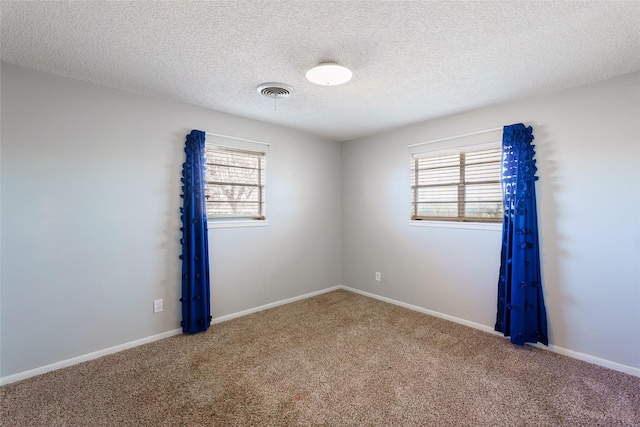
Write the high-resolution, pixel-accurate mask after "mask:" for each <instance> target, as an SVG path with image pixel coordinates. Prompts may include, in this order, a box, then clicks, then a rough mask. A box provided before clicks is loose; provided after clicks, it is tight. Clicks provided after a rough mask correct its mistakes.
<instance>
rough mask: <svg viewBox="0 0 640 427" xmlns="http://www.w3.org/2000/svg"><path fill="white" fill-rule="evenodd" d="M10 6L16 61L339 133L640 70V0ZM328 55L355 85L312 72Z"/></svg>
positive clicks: (4, 6) (6, 19) (9, 44)
mask: <svg viewBox="0 0 640 427" xmlns="http://www.w3.org/2000/svg"><path fill="white" fill-rule="evenodd" d="M0 11H1V17H2V33H1V36H2V44H1V54H2V59H3V60H5V61H7V62H11V63H14V64H17V65H21V66H25V67H30V68H36V69H40V70H43V71H48V72H52V73H56V74H62V75H66V76H69V77H74V78H77V79H80V80H86V81H90V82H94V83H98V84H101V85H105V86H110V87H114V88H120V89H124V90H127V91H132V92H136V93H141V94H146V95H152V96H155V97H160V98H166V99H171V100H176V101H180V102H185V103H189V104H193V105H197V106H202V107H206V108H211V109H214V110H218V111H223V112H228V113H232V114H236V115H239V116H244V117H249V118H253V119H258V120H263V121H267V122H271V123H275V124H279V125H283V126H287V127H292V128H296V129H301V130H305V131H308V132H311V133H314V134H318V135H322V136H325V137H328V138H331V139H335V140H348V139H352V138H355V137H360V136H365V135H369V134H373V133H379V132H382V131H385V130H390V129H392V128H395V127H398V126H402V125H406V124H409V123H413V122H417V121H421V120H425V119H430V118H435V117H439V116H443V115H446V114H451V113H456V112H460V111H464V110H469V109H472V108H476V107H481V106H486V105H489V104H493V103H496V102H501V101H506V100H509V99H514V98H519V97H525V96H531V95H535V94H539V93H544V92H550V91H555V90H560V89H564V88H568V87H572V86H578V85H582V84H586V83H590V82H594V81H597V80H603V79H607V78H610V77H614V76H617V75H621V74H626V73H630V72H633V71H637V70H640V29H639V28H640V25H638V23H639V22H640V2H636V1H632V2H431V1H414V2H396V1H209V2H190V1H175V2H126V1H125V2H121V1H117V2H106V1H103V2H88V1H85V2H48V1H36V2H10V1H2V2H1V10H0ZM323 61H336V62H338V63H340V64H342V65H344V66H346V67H349V68H350V69H351V70H352V71H353V73H354V77H353V79H352V81H350V82H349V83H347V84H345V85H342V86H336V87H321V86H316V85H314V84H312V83H310V82H308V81H307V80H306V79H305V77H304V76H305V73H306V71H307V70H308V69H310V68H311V67H313V66H314V65H316V64H318V63H320V62H323ZM271 81H274V82H281V83H285V84H288V85H291V86H293V88H294V90H295V92H294V94H293V96H291V97H290V98H289V99H287V100H281V101H279V102H278V103H277V106H276V109H274V102H273V100H271V99H267V98H265V97H263V96H261V95H260V94H258V92H257V91H256V86H258V85H259V84H261V83H264V82H271ZM207 130H209V129H207ZM210 130H211V131H215V130H216V129H215V126H214V125H212V129H210Z"/></svg>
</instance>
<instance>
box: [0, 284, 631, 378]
mask: <svg viewBox="0 0 640 427" xmlns="http://www.w3.org/2000/svg"><path fill="white" fill-rule="evenodd" d="M338 289H344V290H346V291H349V292H353V293H356V294H360V295H364V296H366V297H369V298H374V299H377V300H380V301H384V302H388V303H390V304H394V305H398V306H400V307H404V308H407V309H409V310H413V311H417V312H419V313H425V314H428V315H430V316H434V317H439V318H441V319H445V320H449V321H451V322H454V323H459V324H461V325H464V326H469V327H471V328H475V329H479V330H481V331H484V332H488V333H490V334H494V335H498V336H501V337H502V336H503V335H502V334H501V333H498V332H496V331H494V330H493V328H492V327H490V326H487V325H482V324H480V323H476V322H471V321H469V320H465V319H461V318H459V317H455V316H450V315H448V314H443V313H440V312H437V311H433V310H429V309H426V308H424V307H419V306H417V305H413V304H407V303H404V302H401V301H397V300H394V299H391V298H387V297H383V296H380V295H376V294H372V293H369V292H365V291H361V290H359V289H355V288H350V287H348V286H342V285H338V286H333V287H330V288H326V289H322V290H319V291H315V292H310V293H308V294H304V295H300V296H297V297H293V298H287V299H284V300H281V301H276V302H272V303H270V304H265V305H261V306H259V307H255V308H250V309H248V310H243V311H239V312H237V313H232V314H227V315H225V316H220V317H216V318H214V319H213V321H212V324H215V323H221V322H225V321H227V320H231V319H235V318H237V317H242V316H246V315H248V314H252V313H257V312H259V311H263V310H267V309H270V308H274V307H278V306H280V305H284V304H289V303H292V302H296V301H300V300H304V299H307V298H311V297H314V296H316V295H321V294H324V293H327V292H332V291H335V290H338ZM181 333H182V329H174V330H172V331H167V332H163V333H161V334H157V335H152V336H150V337H146V338H141V339H139V340H135V341H130V342H127V343H124V344H120V345H117V346H114V347H109V348H106V349H104V350H99V351H95V352H93V353H88V354H84V355H82V356H78V357H73V358H71V359H67V360H63V361H60V362H56V363H52V364H50V365H46V366H41V367H39V368H35V369H31V370H28V371H24V372H19V373H17V374H13V375H8V376H6V377H1V378H0V386H2V385H5V384H10V383H13V382H16V381H20V380H24V379H27V378H30V377H34V376H36V375H40V374H44V373H47V372H51V371H55V370H57V369H61V368H66V367H68V366H72V365H76V364H78V363H82V362H86V361H88V360H92V359H97V358H98V357H102V356H106V355H108V354H113V353H117V352H119V351H123V350H127V349H129V348H132V347H137V346H139V345H143V344H147V343H150V342H153V341H158V340H161V339H164V338H169V337H171V336H174V335H179V334H181ZM530 345H533V346H534V347H537V348H541V349H543V350H548V351H552V352H555V353H558V354H562V355H564V356H568V357H571V358H574V359H578V360H582V361H584V362H589V363H593V364H594V365H598V366H603V367H605V368H609V369H613V370H615V371H619V372H624V373H625V374H629V375H633V376H636V377H640V368H635V367H632V366H627V365H622V364H620V363H616V362H612V361H610V360H606V359H602V358H599V357H596V356H591V355H589V354H585V353H580V352H577V351H573V350H568V349H566V348H563V347H558V346H555V345H552V344H550V345H549V346H548V347H545V346H543V345H541V344H530Z"/></svg>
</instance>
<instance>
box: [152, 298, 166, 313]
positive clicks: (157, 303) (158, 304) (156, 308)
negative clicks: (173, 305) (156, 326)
mask: <svg viewBox="0 0 640 427" xmlns="http://www.w3.org/2000/svg"><path fill="white" fill-rule="evenodd" d="M162 305H163V304H162V299H156V300H153V312H154V313H160V312H161V311H162V310H163V309H164V307H163V306H162Z"/></svg>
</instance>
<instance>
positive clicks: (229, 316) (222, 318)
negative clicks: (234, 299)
mask: <svg viewBox="0 0 640 427" xmlns="http://www.w3.org/2000/svg"><path fill="white" fill-rule="evenodd" d="M341 288H342V286H332V287H330V288H326V289H322V290H319V291H315V292H310V293H308V294H304V295H300V296H297V297H293V298H287V299H283V300H280V301H276V302H272V303H270V304H265V305H261V306H259V307H254V308H250V309H248V310H242V311H238V312H237V313H231V314H227V315H225V316H220V317H214V318H213V320H212V322H211V323H212V324H213V323H221V322H226V321H227V320H231V319H235V318H236V317H242V316H246V315H247V314H252V313H257V312H259V311H262V310H268V309H270V308H274V307H278V306H279V305H284V304H289V303H292V302H296V301H300V300H303V299H307V298H311V297H315V296H316V295H321V294H326V293H327V292H332V291H337V290H338V289H341Z"/></svg>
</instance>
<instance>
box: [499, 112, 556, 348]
mask: <svg viewBox="0 0 640 427" xmlns="http://www.w3.org/2000/svg"><path fill="white" fill-rule="evenodd" d="M531 141H533V129H532V128H531V126H529V127H525V126H524V125H523V124H522V123H519V124H515V125H511V126H505V127H504V131H503V136H502V192H503V200H504V218H503V222H502V253H501V258H500V279H499V281H498V315H497V319H496V326H495V330H496V331H499V332H502V333H504V335H505V336H510V337H511V342H512V343H514V344H518V345H524V343H526V342H533V343H535V342H538V341H540V342H541V343H543V344H545V345H548V344H549V342H548V339H547V313H546V310H545V307H544V298H543V296H542V286H541V275H540V250H539V247H538V216H537V210H536V190H535V185H534V184H535V181H536V180H537V179H538V177H536V176H535V174H536V171H537V167H536V161H535V160H534V159H533V157H534V155H535V151H534V145H533V144H532V143H531Z"/></svg>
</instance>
